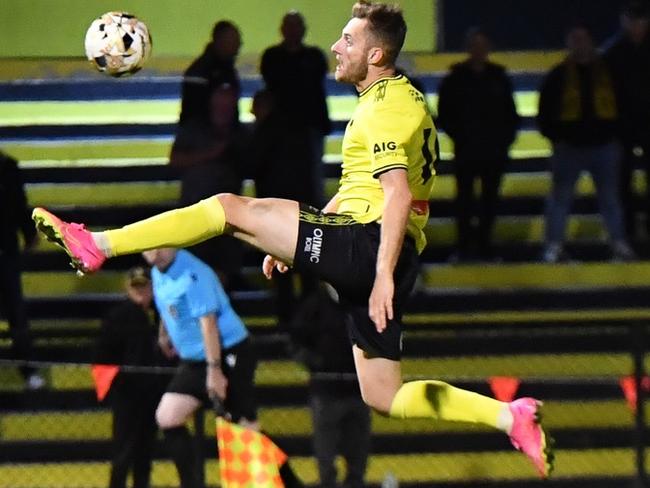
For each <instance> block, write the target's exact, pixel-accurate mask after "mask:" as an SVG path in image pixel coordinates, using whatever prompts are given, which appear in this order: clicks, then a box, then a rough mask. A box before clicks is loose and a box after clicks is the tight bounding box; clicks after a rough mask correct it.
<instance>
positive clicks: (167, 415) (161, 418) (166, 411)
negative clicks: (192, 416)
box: [156, 403, 182, 430]
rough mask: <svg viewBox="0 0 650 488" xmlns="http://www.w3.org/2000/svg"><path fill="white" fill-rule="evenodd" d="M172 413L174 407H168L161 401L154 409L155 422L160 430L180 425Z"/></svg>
mask: <svg viewBox="0 0 650 488" xmlns="http://www.w3.org/2000/svg"><path fill="white" fill-rule="evenodd" d="M175 417H176V416H175V415H174V409H172V408H168V405H166V404H163V403H161V404H160V405H158V408H157V409H156V423H157V424H158V427H159V428H160V429H162V430H165V429H173V428H174V427H178V426H179V425H182V422H179V421H178V419H177V418H175Z"/></svg>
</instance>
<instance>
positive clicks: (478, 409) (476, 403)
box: [390, 380, 507, 430]
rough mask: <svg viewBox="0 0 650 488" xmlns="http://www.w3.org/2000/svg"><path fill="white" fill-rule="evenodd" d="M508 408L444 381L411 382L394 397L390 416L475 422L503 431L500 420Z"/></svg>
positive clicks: (501, 403)
mask: <svg viewBox="0 0 650 488" xmlns="http://www.w3.org/2000/svg"><path fill="white" fill-rule="evenodd" d="M506 405H507V404H505V403H503V402H500V401H498V400H494V399H493V398H490V397H486V396H483V395H479V394H478V393H474V392H471V391H467V390H461V389H460V388H456V387H454V386H451V385H449V384H447V383H444V382H442V381H435V380H426V381H411V382H408V383H404V384H403V385H402V387H401V388H400V389H399V390H398V391H397V393H396V394H395V398H393V403H392V405H391V407H390V416H391V417H393V418H402V419H404V418H432V419H437V420H452V421H457V422H474V423H481V424H486V425H489V426H491V427H495V428H498V429H501V430H503V427H502V426H501V425H500V424H501V420H500V418H499V417H500V416H502V414H503V410H504V407H505V406H506ZM506 411H507V409H506Z"/></svg>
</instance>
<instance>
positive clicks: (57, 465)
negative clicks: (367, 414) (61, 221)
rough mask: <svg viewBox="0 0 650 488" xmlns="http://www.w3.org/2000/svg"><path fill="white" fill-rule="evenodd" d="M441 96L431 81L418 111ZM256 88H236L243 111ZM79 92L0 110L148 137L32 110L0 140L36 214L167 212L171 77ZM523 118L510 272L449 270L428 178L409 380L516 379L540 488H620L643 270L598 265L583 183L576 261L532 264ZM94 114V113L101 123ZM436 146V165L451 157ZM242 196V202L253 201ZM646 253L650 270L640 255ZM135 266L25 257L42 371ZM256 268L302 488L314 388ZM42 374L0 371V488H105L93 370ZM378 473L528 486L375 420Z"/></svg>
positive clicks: (33, 88)
mask: <svg viewBox="0 0 650 488" xmlns="http://www.w3.org/2000/svg"><path fill="white" fill-rule="evenodd" d="M438 79H439V76H438V75H436V76H430V77H423V81H424V83H425V86H426V87H427V90H428V91H429V92H430V95H434V92H435V88H436V86H437V81H438ZM538 80H539V78H538V76H537V75H530V74H521V75H517V76H515V82H516V83H515V85H516V86H517V89H518V90H519V92H521V95H522V97H521V98H522V99H524V98H525V97H528V98H530V97H531V96H532V97H533V98H534V94H532V95H531V93H530V92H532V91H534V89H535V87H536V84H537V82H538ZM84 83H85V82H84ZM256 83H257V81H255V80H252V81H247V82H246V83H245V84H244V90H245V96H250V94H251V93H252V91H253V90H254V89H255V87H256V86H257V84H256ZM152 87H153V88H152ZM83 88H84V89H83V90H80V89H79V86H76V87H75V85H74V83H68V82H59V83H58V84H55V83H47V82H44V83H41V84H36V85H35V84H31V85H29V86H27V84H21V83H0V101H4V102H6V103H14V102H15V103H25V104H30V103H36V104H38V103H41V102H42V103H45V104H47V103H50V102H52V101H62V103H63V104H64V105H63V106H66V107H67V106H69V105H66V104H73V103H74V102H73V101H74V100H79V99H82V100H85V101H88V102H93V101H104V100H109V101H110V100H130V101H132V102H138V101H142V100H143V99H144V100H145V103H153V104H154V105H155V104H159V105H157V108H156V110H159V112H156V114H157V115H156V116H155V117H153V116H152V117H151V118H154V119H156V120H155V121H154V122H150V121H146V120H145V121H140V122H138V121H134V120H132V119H130V118H129V117H126V121H125V122H124V123H119V122H116V121H115V120H114V119H112V118H111V117H112V116H114V115H115V114H114V113H113V114H110V115H111V117H107V118H106V119H107V120H108V121H107V122H106V123H103V122H102V123H100V124H97V123H95V121H92V122H88V123H84V122H83V121H82V120H80V117H79V114H78V113H77V114H73V115H71V116H70V117H71V119H72V123H66V122H65V120H63V119H61V120H60V121H59V122H56V121H55V120H54V119H55V118H56V117H55V116H56V115H57V111H56V109H55V108H52V107H49V108H48V107H47V106H44V107H42V108H43V110H44V112H43V113H42V114H41V115H42V116H43V120H44V123H35V124H34V123H20V120H18V119H21V117H25V118H24V119H21V120H23V122H24V121H25V120H27V119H28V118H27V116H25V115H24V114H26V113H28V111H24V112H21V113H22V114H23V115H20V114H19V116H17V119H16V123H14V124H5V125H4V126H3V127H0V137H4V138H5V140H6V144H4V145H5V146H6V147H5V149H7V150H8V151H9V152H10V153H13V154H15V155H16V156H17V157H19V158H20V159H21V160H22V161H23V167H24V169H25V172H24V175H25V179H26V182H27V188H28V194H29V198H30V202H31V203H32V204H33V205H44V206H48V207H49V208H53V209H54V210H56V211H57V212H59V213H60V214H61V215H63V216H64V217H65V218H67V219H71V220H77V221H83V222H86V223H88V224H89V225H90V226H91V227H98V228H99V227H104V226H115V225H123V224H126V223H128V222H131V221H133V220H135V219H138V218H141V217H146V216H148V215H151V214H153V213H156V212H159V211H160V210H164V209H168V208H171V207H173V206H174V205H175V203H176V199H177V197H178V194H179V185H178V181H177V178H176V175H174V173H173V172H172V171H170V170H169V168H167V167H166V166H165V165H164V159H165V156H166V151H167V150H168V147H169V143H170V140H171V139H170V138H171V136H172V134H173V130H174V125H173V122H172V121H171V120H172V119H173V116H174V114H175V112H174V110H176V108H174V107H176V106H177V96H178V79H169V80H159V81H155V80H154V81H151V80H149V82H148V81H147V80H139V79H137V78H134V79H133V81H130V82H128V84H127V85H126V87H125V88H124V89H123V90H121V91H120V92H119V93H118V94H116V92H115V85H114V82H113V81H105V82H101V83H100V82H97V83H89V84H87V85H84V86H83ZM328 88H329V89H330V90H331V92H330V93H331V94H332V97H333V105H335V106H337V107H339V106H346V104H349V100H347V98H349V92H348V91H344V89H343V88H340V87H339V86H338V85H328ZM337 97H340V98H341V100H342V101H341V100H339V102H340V103H339V102H337V101H336V100H335V98H337ZM152 100H153V101H152ZM521 103H522V108H521V110H522V111H524V112H525V115H527V116H528V117H529V118H528V119H527V120H526V123H525V125H524V128H523V133H522V134H523V136H522V138H521V140H520V144H519V146H517V148H516V150H515V151H514V152H513V156H514V159H513V162H512V164H511V168H510V171H509V173H508V175H507V176H506V179H505V181H504V186H503V191H502V194H503V201H502V202H501V204H500V207H499V220H498V223H497V230H496V236H497V254H498V255H499V256H501V258H502V259H503V261H502V262H495V263H468V264H463V265H450V264H447V263H446V258H447V256H448V255H449V254H450V252H451V250H452V247H453V241H454V226H453V219H452V218H451V215H452V212H451V198H452V196H453V192H454V188H453V181H452V177H451V176H450V173H451V166H450V165H451V163H450V162H449V161H448V160H445V161H443V162H441V164H440V165H439V166H438V172H439V179H438V182H437V188H436V194H435V195H434V198H433V200H432V202H431V209H432V215H431V219H430V223H429V226H428V228H427V234H428V236H429V240H430V242H431V245H430V246H429V248H427V250H426V251H425V253H424V255H423V262H424V266H423V271H422V276H421V280H420V282H419V283H418V285H417V289H416V292H415V294H414V296H413V298H412V300H411V302H410V305H409V307H408V310H407V317H406V324H407V325H406V334H405V344H404V348H405V361H404V366H403V369H404V373H405V375H406V377H407V378H415V377H423V376H424V377H436V378H443V379H447V380H450V381H452V382H454V383H455V384H458V385H459V386H463V387H467V388H470V389H472V390H475V391H479V392H481V393H485V394H491V391H490V387H489V384H488V379H489V378H491V377H497V376H505V377H515V378H518V379H520V380H521V385H520V387H519V391H518V394H519V395H534V396H538V397H541V398H544V399H545V401H546V413H545V415H546V418H545V420H546V421H547V424H548V427H549V429H550V430H551V431H552V434H553V436H554V437H555V439H556V443H557V444H556V447H557V448H558V451H559V452H558V465H557V477H556V478H554V479H553V480H551V481H550V482H548V483H546V484H545V486H553V487H562V486H584V487H587V486H589V487H599V486H603V487H605V486H620V483H624V482H626V481H629V480H630V479H631V478H632V477H633V476H634V474H635V435H634V416H633V413H632V411H631V410H630V409H629V408H628V405H627V404H626V401H625V398H624V396H623V394H622V392H621V388H620V386H619V381H620V379H621V378H623V377H625V376H627V375H629V374H631V373H632V371H633V356H632V354H633V352H634V350H635V349H634V348H635V345H638V343H639V339H638V337H637V336H635V335H634V334H638V333H639V331H641V332H643V331H645V328H646V324H647V322H648V319H650V307H648V306H647V296H648V292H649V291H650V265H649V264H646V263H644V262H637V263H611V262H609V261H608V259H609V258H608V253H607V249H606V246H604V245H603V242H602V236H603V231H602V227H601V225H600V224H599V219H598V218H596V217H595V216H594V212H595V204H594V198H593V188H592V187H591V185H590V183H589V181H588V180H585V181H582V182H581V183H580V187H579V193H580V197H579V198H578V200H577V202H576V217H575V218H574V219H573V221H572V224H571V229H570V238H571V246H570V249H571V250H572V251H573V253H574V254H575V255H579V256H581V257H582V258H583V259H582V261H583V262H572V263H568V264H561V265H543V264H540V263H536V262H534V261H535V259H536V257H537V256H538V254H539V250H540V242H541V229H542V224H543V222H542V218H541V213H542V208H543V199H544V196H545V193H546V191H547V189H548V185H549V179H548V174H547V172H546V167H547V161H546V156H548V148H547V146H545V145H544V144H545V143H544V141H543V140H541V139H540V137H539V135H537V134H535V132H534V126H533V124H532V119H531V118H530V117H531V116H533V115H534V114H533V113H531V112H530V107H529V106H528V105H526V104H529V101H524V102H521ZM107 105H110V103H109V104H107ZM0 107H2V104H1V103H0ZM161 107H162V108H161ZM94 110H95V111H94V112H93V114H96V113H98V112H97V110H99V109H97V108H95V109H94ZM101 110H103V109H101ZM106 110H107V111H108V112H110V108H106ZM18 111H19V112H20V110H18ZM242 113H247V111H242ZM341 113H345V107H344V108H343V109H341ZM144 119H146V117H145V118H144ZM30 120H31V119H30ZM37 120H38V119H37ZM53 122H54V123H53ZM339 125H340V124H339ZM337 138H339V139H340V134H334V135H333V136H332V137H331V138H330V141H329V143H328V151H327V152H328V161H329V164H328V165H327V174H326V176H327V178H328V182H327V188H328V192H329V193H331V192H332V191H334V188H335V186H334V185H335V179H336V176H337V171H338V170H337V166H336V161H337V157H336V148H337V146H338V144H339V141H338V140H337ZM446 148H447V150H446V153H447V155H446V156H447V158H448V153H449V146H448V144H447V146H446ZM639 188H642V186H641V184H639ZM246 191H248V192H251V191H253V190H252V188H251V185H250V184H248V185H247V189H246ZM639 251H640V254H641V255H642V256H643V257H648V255H647V252H646V251H645V249H643V248H640V249H639ZM137 259H138V258H137V257H133V256H132V257H121V258H117V259H115V260H113V261H110V262H109V263H108V266H107V269H106V270H105V271H103V272H102V273H100V274H98V275H94V276H89V277H85V278H84V279H83V280H80V279H78V278H77V277H76V276H75V275H74V273H72V272H71V270H70V268H69V267H68V264H67V260H66V257H65V255H64V254H63V253H60V252H58V251H56V250H55V249H54V248H53V247H52V246H51V245H50V244H49V243H44V242H42V243H40V244H39V247H38V249H37V251H36V252H35V253H33V254H30V255H27V256H26V259H25V263H24V268H25V273H24V289H25V294H26V296H27V302H28V308H29V314H30V317H31V318H32V327H33V329H32V333H33V337H34V340H35V354H36V356H37V358H38V359H40V360H42V361H53V362H56V363H75V364H76V363H87V362H88V361H90V360H91V358H92V356H91V351H92V344H93V341H94V338H95V336H96V334H97V331H98V326H99V317H101V315H102V314H103V312H104V311H105V310H106V309H107V308H108V307H109V306H110V305H111V304H112V303H114V302H115V300H116V299H118V297H119V293H120V289H121V279H122V272H123V270H124V269H126V268H127V267H128V266H130V265H131V264H133V263H134V262H136V260H137ZM259 262H260V260H259V254H257V253H256V252H254V251H250V252H249V253H248V254H247V256H246V261H245V263H246V267H247V269H246V274H247V277H248V278H249V280H250V283H251V284H253V285H254V290H252V291H251V290H246V291H243V290H241V291H235V292H234V294H233V301H234V304H235V307H236V309H237V310H238V311H239V313H240V314H241V315H242V316H243V317H244V318H245V321H246V323H247V325H248V326H249V327H250V329H251V330H252V331H253V334H254V338H255V343H256V344H257V346H258V350H259V352H260V356H261V357H260V359H261V363H260V366H259V368H258V377H257V384H258V386H259V388H260V392H259V397H260V402H261V405H262V411H261V418H262V423H263V425H264V427H265V429H266V430H268V431H269V432H270V433H271V434H272V435H273V436H274V437H277V438H278V439H279V440H280V443H281V445H282V446H283V447H284V448H285V449H287V451H288V452H289V454H290V455H291V456H292V459H293V460H294V461H293V462H294V463H295V466H296V470H297V472H298V473H299V474H300V475H301V476H303V477H304V479H305V480H306V481H307V482H309V483H314V482H315V480H316V474H315V473H316V470H315V465H314V463H313V460H311V458H310V456H311V445H310V433H311V425H310V419H309V415H308V410H307V408H306V399H307V390H306V381H307V374H306V373H305V371H304V370H303V369H302V368H301V367H300V366H299V365H298V364H296V363H294V362H293V361H292V360H291V358H290V357H289V356H288V354H287V347H286V346H287V341H288V339H287V337H286V335H285V334H284V333H283V332H282V331H280V330H278V329H277V327H276V326H275V320H274V317H273V316H272V313H271V310H272V305H271V297H270V293H269V288H268V284H266V283H265V282H264V281H263V280H261V279H259V272H258V267H259ZM7 338H8V333H7V331H6V327H5V328H1V327H0V339H2V342H1V343H0V357H7V356H8V352H7V345H8V344H7V340H5V339H7ZM46 371H47V372H48V384H49V387H48V389H46V390H42V391H34V392H23V391H22V389H21V385H20V382H19V380H18V376H17V374H16V373H15V370H14V369H13V368H0V385H2V386H0V447H1V449H0V488H4V487H10V486H11V487H15V486H21V487H30V488H31V487H37V486H39V487H50V486H51V487H55V486H56V487H67V486H84V487H95V486H97V487H99V486H104V485H105V483H106V479H107V469H108V467H107V466H108V464H107V461H106V460H107V459H108V457H109V452H110V451H109V440H110V415H109V414H108V411H107V410H106V408H105V406H98V405H97V402H96V400H95V398H94V396H93V392H92V389H91V380H90V376H89V375H88V370H87V367H85V366H77V365H73V364H67V365H66V364H56V365H52V366H50V367H48V368H47V369H46ZM212 435H213V423H212V418H211V416H210V415H208V417H207V419H206V423H205V455H206V459H210V460H212V461H210V463H209V464H208V465H207V466H208V468H207V472H208V481H209V482H210V483H212V484H214V483H216V482H217V475H216V471H217V469H216V467H215V465H214V441H213V440H212ZM155 455H156V458H157V462H156V468H155V471H154V485H155V486H156V487H160V486H172V485H173V484H174V482H175V481H174V480H175V478H174V476H175V475H174V472H173V469H172V467H171V466H170V464H169V462H168V461H167V459H166V456H165V454H164V452H163V449H162V448H161V445H158V446H157V448H156V453H155ZM387 472H392V473H393V474H394V475H395V476H396V477H397V478H398V479H399V480H400V486H413V487H415V486H418V487H424V486H436V487H443V486H444V487H455V488H461V487H469V486H472V487H496V486H499V487H516V486H536V483H537V482H536V481H534V479H535V475H534V472H533V470H532V468H531V467H530V466H528V464H527V462H526V461H525V459H524V458H523V456H521V455H519V454H517V453H515V452H514V451H513V450H512V448H511V447H510V446H509V444H508V440H507V438H505V437H504V436H502V435H500V434H498V433H494V432H491V431H489V430H487V429H483V428H476V427H471V426H465V425H461V426H457V425H450V424H446V423H438V424H436V423H433V422H428V421H427V422H425V421H409V422H397V421H393V420H389V419H384V418H381V417H379V416H375V417H374V418H373V441H372V457H371V463H370V466H369V471H368V480H369V482H370V484H371V485H372V486H378V485H379V483H380V482H381V479H382V478H383V477H384V475H385V474H386V473H387Z"/></svg>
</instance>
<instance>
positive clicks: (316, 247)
mask: <svg viewBox="0 0 650 488" xmlns="http://www.w3.org/2000/svg"><path fill="white" fill-rule="evenodd" d="M322 245H323V230H322V229H320V228H318V227H316V228H315V229H314V234H313V236H312V237H307V238H305V252H307V253H309V261H310V262H312V263H315V264H317V263H319V262H320V252H321V247H322Z"/></svg>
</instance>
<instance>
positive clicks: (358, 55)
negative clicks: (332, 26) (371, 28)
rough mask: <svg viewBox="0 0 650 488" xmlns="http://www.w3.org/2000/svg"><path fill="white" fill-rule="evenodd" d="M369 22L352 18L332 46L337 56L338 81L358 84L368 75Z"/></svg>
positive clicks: (336, 72) (336, 74)
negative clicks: (367, 27)
mask: <svg viewBox="0 0 650 488" xmlns="http://www.w3.org/2000/svg"><path fill="white" fill-rule="evenodd" d="M367 22H368V21H367V20H365V19H357V18H356V17H355V18H352V19H350V21H349V22H348V23H347V25H346V26H345V27H344V28H343V33H342V34H341V37H340V38H339V40H338V41H336V42H335V43H334V44H333V45H332V52H333V53H334V54H335V55H336V70H335V71H334V77H335V78H336V81H340V82H344V83H352V84H358V83H359V82H361V81H363V80H364V79H365V78H366V76H367V75H368V34H367V29H366V24H367Z"/></svg>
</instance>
